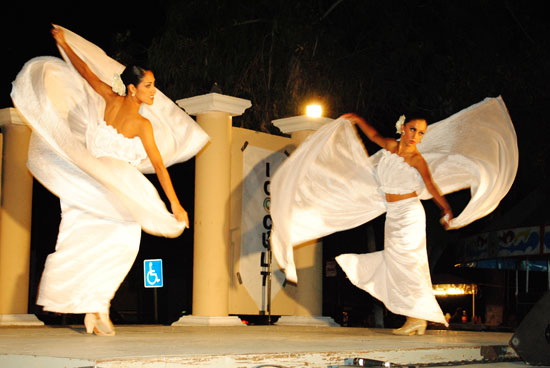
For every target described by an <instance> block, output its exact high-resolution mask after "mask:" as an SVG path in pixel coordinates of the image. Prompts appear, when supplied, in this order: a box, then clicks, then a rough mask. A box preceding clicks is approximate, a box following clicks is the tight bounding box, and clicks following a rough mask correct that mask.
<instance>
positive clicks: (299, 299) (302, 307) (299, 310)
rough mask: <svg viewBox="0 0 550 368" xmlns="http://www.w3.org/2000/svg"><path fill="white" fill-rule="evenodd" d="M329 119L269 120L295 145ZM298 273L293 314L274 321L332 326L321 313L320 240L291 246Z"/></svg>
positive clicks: (321, 266) (329, 320)
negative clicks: (288, 136)
mask: <svg viewBox="0 0 550 368" xmlns="http://www.w3.org/2000/svg"><path fill="white" fill-rule="evenodd" d="M332 120H333V119H329V118H323V117H319V118H313V117H309V116H294V117H290V118H285V119H278V120H273V124H274V125H275V126H276V127H277V128H279V129H280V130H281V131H282V132H283V133H285V134H290V136H291V139H292V140H293V142H294V143H295V144H296V146H299V145H300V144H301V143H302V142H303V141H304V140H305V139H306V138H307V137H308V136H310V135H311V134H312V133H314V132H315V131H316V130H317V129H319V128H320V127H322V126H323V125H325V124H327V123H330V122H331V121H332ZM294 261H295V263H296V272H297V275H298V280H299V282H298V284H297V285H296V310H295V314H294V315H293V316H282V317H281V318H280V319H279V321H278V322H277V325H321V326H326V325H329V326H335V325H337V324H336V322H334V320H333V319H332V318H331V317H323V316H322V313H323V246H322V242H321V241H320V240H311V241H309V242H307V243H305V244H303V245H300V246H299V247H296V248H294Z"/></svg>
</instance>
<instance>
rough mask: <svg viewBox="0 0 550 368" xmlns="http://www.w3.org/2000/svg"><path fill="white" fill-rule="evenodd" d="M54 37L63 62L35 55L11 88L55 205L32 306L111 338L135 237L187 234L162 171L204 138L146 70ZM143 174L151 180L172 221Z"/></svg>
mask: <svg viewBox="0 0 550 368" xmlns="http://www.w3.org/2000/svg"><path fill="white" fill-rule="evenodd" d="M51 32H52V35H53V37H54V39H55V41H56V42H57V45H58V47H59V49H60V51H61V52H62V55H63V56H64V57H65V59H66V61H67V62H66V63H65V62H63V61H61V60H59V59H57V58H52V57H39V58H35V59H33V60H31V61H29V62H28V63H27V64H26V65H25V66H24V68H23V69H22V71H21V72H20V73H19V74H18V76H17V78H16V80H15V81H14V85H13V89H12V99H13V101H14V104H15V106H16V107H17V108H18V110H19V111H20V112H21V113H22V115H23V116H25V118H26V119H27V120H28V122H29V124H30V126H31V128H32V129H33V133H32V137H31V142H30V148H29V161H28V166H29V169H30V170H31V172H32V173H33V175H34V176H35V177H36V178H37V179H38V180H39V181H40V182H42V184H43V185H44V186H46V187H47V188H48V189H49V190H50V191H52V192H53V193H54V194H56V195H57V196H59V197H60V201H61V210H62V218H61V223H60V226H59V235H58V238H57V244H56V249H55V252H54V253H52V254H50V255H49V256H48V257H47V260H46V264H45V268H44V272H43V275H42V278H41V281H40V286H39V292H38V300H37V304H38V305H42V306H43V307H44V310H46V311H52V312H59V313H79V314H80V313H84V314H85V317H84V324H85V327H86V332H87V333H95V334H97V335H102V336H113V335H115V330H114V326H113V324H112V322H111V321H110V318H109V307H110V301H111V299H112V298H113V297H114V294H115V293H116V291H117V289H118V287H119V286H120V284H121V283H122V281H123V280H124V278H125V277H126V275H127V273H128V271H129V270H130V268H131V266H132V264H133V263H134V260H135V258H136V256H137V253H138V250H139V243H140V237H141V230H142V229H143V230H144V231H147V232H149V233H151V234H154V235H160V236H166V237H176V236H179V235H180V234H181V232H182V231H183V229H184V228H185V227H188V223H189V220H188V215H187V212H186V211H185V210H184V209H183V207H182V206H181V204H180V202H179V200H178V197H177V195H176V192H175V190H174V187H173V185H172V181H171V179H170V175H169V173H168V171H167V169H166V165H167V164H173V163H175V162H181V161H184V160H186V159H188V158H189V157H191V156H193V155H194V154H196V152H198V150H200V148H201V147H202V146H203V145H204V144H205V143H206V141H207V140H208V136H207V135H206V134H205V133H204V132H203V131H202V129H201V128H200V127H199V126H198V125H197V124H196V123H195V122H194V121H193V120H192V119H191V118H189V117H188V116H187V115H186V114H185V113H184V112H183V111H181V109H179V108H178V107H177V106H174V104H173V103H172V102H171V101H169V100H168V99H167V98H166V97H165V96H164V95H162V94H161V93H160V91H157V90H156V87H155V78H154V75H153V73H152V72H151V71H148V70H144V69H142V68H139V67H136V66H131V67H127V68H124V69H123V66H121V65H120V64H118V63H117V62H116V61H114V60H112V59H110V58H109V57H108V56H106V55H105V54H104V53H103V51H102V50H101V49H99V48H97V47H96V46H95V45H93V44H91V43H89V42H88V41H86V40H84V39H83V38H81V37H79V36H78V35H76V34H74V33H72V32H70V31H68V30H66V29H64V28H62V27H59V26H54V27H53V29H52V31H51ZM85 60H86V61H85ZM73 68H74V69H73ZM122 69H123V70H124V72H123V73H122V75H121V76H119V73H120V71H121V70H122ZM75 70H76V72H75ZM109 74H110V75H111V76H113V75H115V77H111V78H110V80H109V78H108V77H106V75H109ZM100 76H101V78H100ZM108 82H110V83H111V85H109V84H108ZM157 100H158V101H157ZM159 141H160V143H159ZM142 172H144V173H151V172H155V173H156V175H157V177H158V179H159V182H160V184H161V186H162V189H163V191H164V193H165V194H166V197H167V199H168V201H169V202H170V206H171V210H172V214H170V213H169V212H168V211H167V209H166V206H165V205H164V202H163V201H162V200H161V198H160V196H159V195H158V193H157V191H156V189H155V188H154V186H153V185H152V184H151V183H150V182H149V181H148V180H147V178H146V177H145V176H144V175H143V174H142Z"/></svg>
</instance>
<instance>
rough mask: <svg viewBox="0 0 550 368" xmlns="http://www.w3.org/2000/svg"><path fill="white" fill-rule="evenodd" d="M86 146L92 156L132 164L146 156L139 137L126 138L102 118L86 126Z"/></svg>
mask: <svg viewBox="0 0 550 368" xmlns="http://www.w3.org/2000/svg"><path fill="white" fill-rule="evenodd" d="M86 146H87V148H88V150H89V151H90V152H91V153H92V155H94V157H104V156H108V157H114V158H117V159H119V160H124V161H127V162H129V163H130V164H131V165H133V166H136V165H137V164H139V163H140V162H141V161H142V160H143V159H144V158H146V157H147V153H146V152H145V148H144V147H143V144H142V143H141V139H140V138H139V137H134V138H126V137H125V136H123V135H122V134H120V133H119V132H118V131H117V130H116V129H115V128H114V127H113V126H111V125H108V124H107V123H106V122H105V121H103V120H101V121H100V122H99V123H98V124H91V125H90V126H89V127H88V129H87V131H86Z"/></svg>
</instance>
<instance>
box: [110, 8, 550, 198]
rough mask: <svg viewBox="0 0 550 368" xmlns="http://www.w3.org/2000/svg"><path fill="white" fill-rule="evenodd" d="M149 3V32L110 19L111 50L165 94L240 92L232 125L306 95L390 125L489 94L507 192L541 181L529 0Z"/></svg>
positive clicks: (382, 126) (280, 111)
mask: <svg viewBox="0 0 550 368" xmlns="http://www.w3.org/2000/svg"><path fill="white" fill-rule="evenodd" d="M155 9H156V10H155V12H152V13H151V17H156V18H155V19H157V20H158V19H159V18H162V20H161V21H158V23H159V24H160V26H159V27H158V28H156V29H153V30H149V32H150V33H149V38H147V37H144V35H139V36H140V37H136V34H135V32H137V30H136V28H135V27H134V28H130V27H127V28H124V27H121V31H120V32H117V33H116V34H115V39H114V42H113V47H112V48H113V49H114V50H118V53H117V56H118V58H119V59H120V60H121V61H122V62H124V61H125V59H127V60H129V59H134V60H135V59H136V57H137V59H138V60H139V61H140V62H143V64H146V65H147V66H148V67H149V68H151V69H152V70H153V71H154V72H155V74H156V76H157V81H158V84H159V86H160V88H161V89H162V90H163V92H165V93H166V94H167V95H168V96H169V97H171V98H172V99H180V98H185V97H191V96H195V95H200V94H205V93H209V92H210V91H211V88H212V86H213V85H214V83H217V85H218V86H219V87H220V88H221V90H222V92H223V93H224V94H227V95H230V96H236V97H241V98H245V99H249V100H251V101H252V107H251V108H250V109H248V110H247V111H246V112H245V114H244V116H243V117H239V118H238V119H235V123H234V124H235V125H238V126H242V127H244V128H248V129H253V130H258V131H264V132H270V133H274V134H280V132H279V131H278V129H277V128H276V127H274V126H273V125H272V124H271V121H272V120H274V119H279V118H284V117H289V116H295V115H300V114H303V113H304V110H305V105H306V104H307V103H308V102H309V101H312V100H315V101H318V102H320V103H321V104H322V105H323V106H324V112H325V116H329V117H334V118H335V117H337V116H339V115H340V114H342V113H344V112H349V111H355V112H357V113H359V114H361V115H363V116H364V117H365V118H366V119H368V120H369V121H371V122H372V123H373V124H374V125H375V127H376V128H377V129H378V130H379V131H381V132H382V133H383V134H385V135H391V134H393V122H394V121H395V120H396V119H397V118H398V117H399V115H401V114H405V115H407V116H418V117H424V118H426V119H427V120H428V121H429V122H434V121H438V120H440V119H443V118H445V117H447V116H449V115H451V114H453V113H455V112H458V111H460V110H461V109H463V108H465V107H467V106H470V105H471V104H473V103H476V102H479V101H481V100H483V99H484V98H485V97H495V96H499V95H501V96H502V97H503V98H504V101H505V102H506V103H507V106H508V109H509V110H510V114H511V116H512V119H513V121H514V125H515V127H516V131H517V134H518V140H519V144H520V152H521V155H520V169H519V173H518V180H516V183H515V185H514V188H513V189H512V191H511V193H510V195H509V196H507V198H508V199H509V200H511V201H517V200H518V199H520V197H521V196H523V195H525V194H526V193H528V192H529V191H531V190H532V189H533V188H535V187H536V186H537V185H539V184H540V181H542V180H544V181H545V180H547V179H548V161H549V160H548V159H549V148H548V147H547V145H546V144H545V139H546V138H545V137H546V135H545V134H537V133H536V132H537V131H542V130H543V129H544V127H545V126H544V125H543V124H544V122H545V120H546V118H545V115H544V107H545V106H546V102H547V101H548V97H549V92H548V88H547V82H548V81H549V74H550V70H549V69H550V64H549V63H548V61H547V60H548V53H549V52H548V50H549V42H548V38H547V37H546V36H545V35H547V34H548V33H549V31H550V29H549V28H550V27H549V25H550V23H549V22H548V21H547V20H546V18H545V16H544V14H545V13H544V12H543V11H542V5H540V4H539V3H538V2H526V3H519V2H513V1H495V0H480V1H437V0H415V1H395V0H394V1H384V2H380V1H365V0H304V1H282V0H254V1H242V0H207V1H204V0H202V1H195V0H188V1H178V0H164V1H161V2H159V5H158V7H156V8H155ZM161 10H162V11H163V14H162V15H160V13H161ZM130 29H131V31H130ZM138 29H140V28H138ZM141 32H144V30H143V29H141ZM136 40H140V42H142V43H141V44H138V43H136ZM143 40H147V44H143ZM121 50H124V51H123V52H122V51H121ZM367 145H368V143H367ZM367 148H369V147H367ZM534 178H537V179H536V180H534Z"/></svg>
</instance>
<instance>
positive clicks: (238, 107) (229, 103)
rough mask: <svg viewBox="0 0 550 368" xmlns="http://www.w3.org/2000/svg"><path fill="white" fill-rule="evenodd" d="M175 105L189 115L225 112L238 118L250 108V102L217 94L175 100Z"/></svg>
mask: <svg viewBox="0 0 550 368" xmlns="http://www.w3.org/2000/svg"><path fill="white" fill-rule="evenodd" d="M176 103H177V104H178V105H179V106H180V107H182V108H184V109H185V111H186V112H187V113H188V114H189V115H195V116H196V115H199V114H204V113H207V112H225V113H228V114H229V115H231V116H239V115H242V114H243V113H244V111H245V110H246V109H248V108H249V107H250V106H252V103H251V102H250V100H245V99H242V98H238V97H232V96H226V95H222V94H219V93H207V94H205V95H199V96H194V97H189V98H183V99H181V100H177V101H176Z"/></svg>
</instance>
